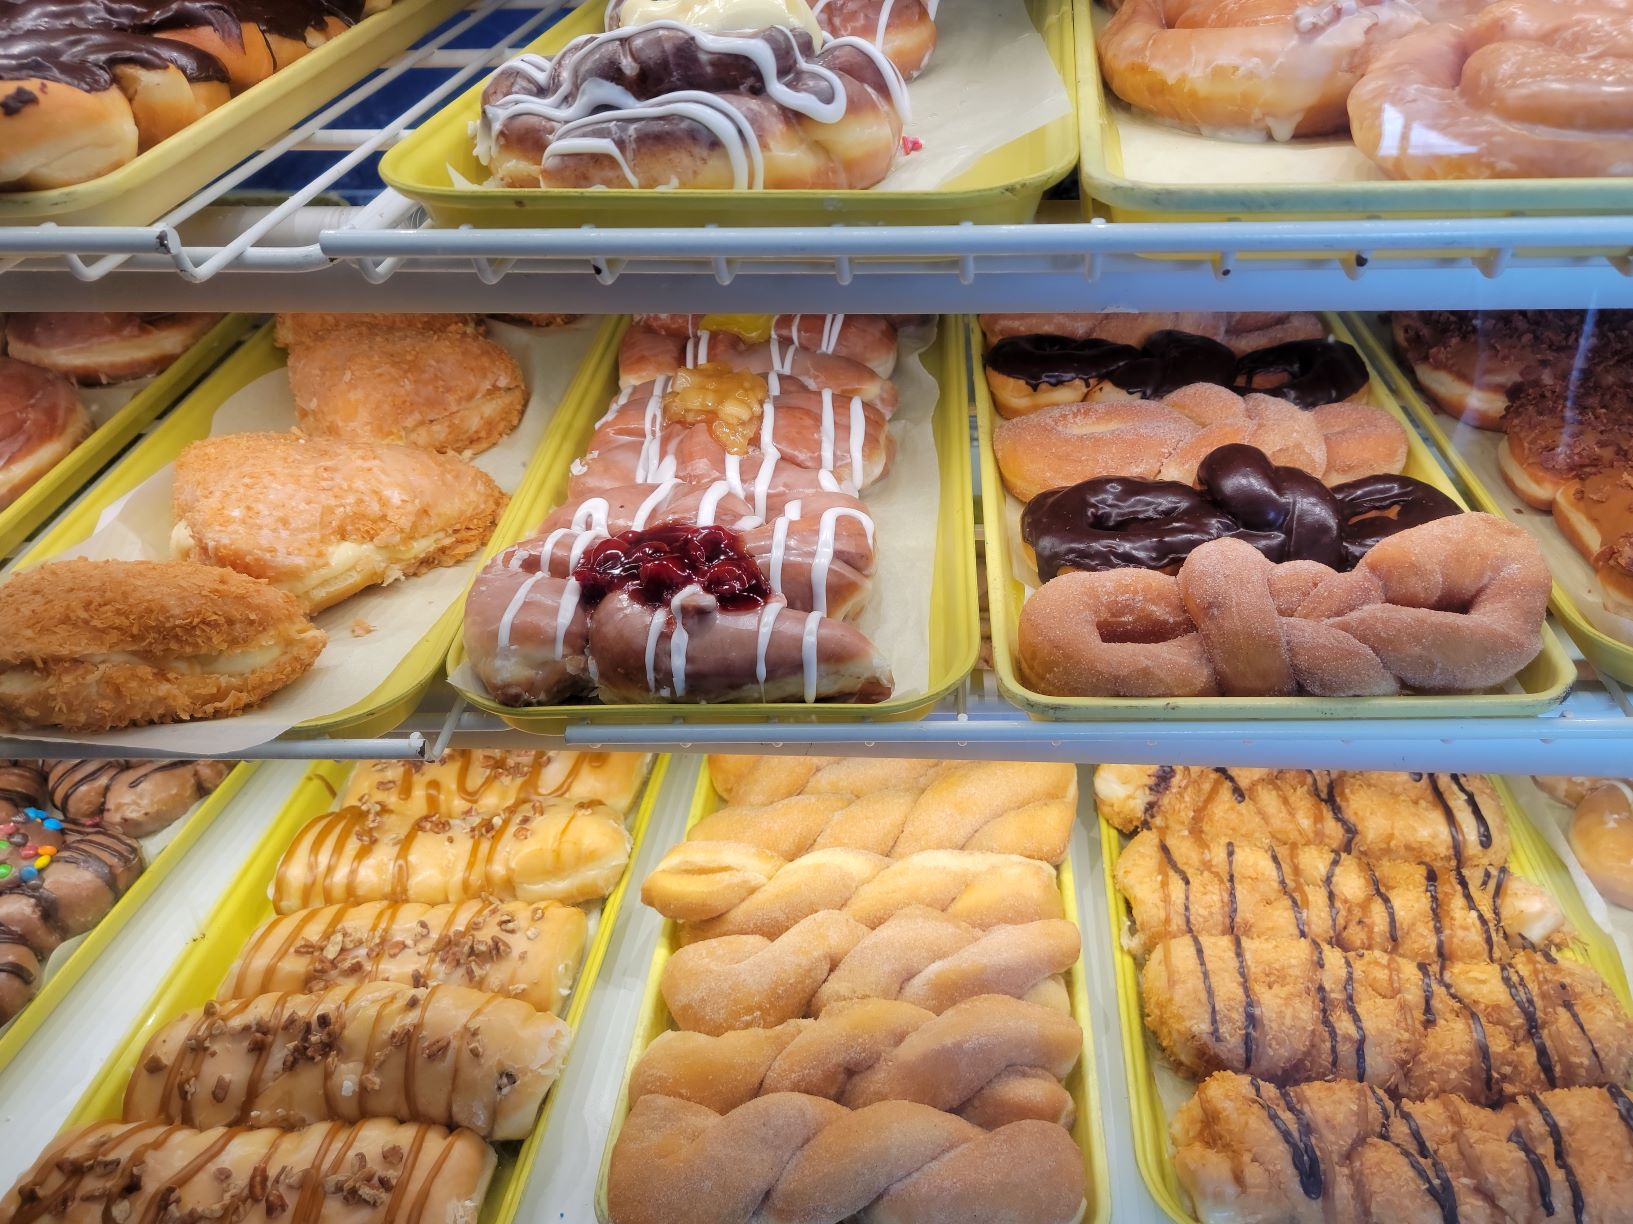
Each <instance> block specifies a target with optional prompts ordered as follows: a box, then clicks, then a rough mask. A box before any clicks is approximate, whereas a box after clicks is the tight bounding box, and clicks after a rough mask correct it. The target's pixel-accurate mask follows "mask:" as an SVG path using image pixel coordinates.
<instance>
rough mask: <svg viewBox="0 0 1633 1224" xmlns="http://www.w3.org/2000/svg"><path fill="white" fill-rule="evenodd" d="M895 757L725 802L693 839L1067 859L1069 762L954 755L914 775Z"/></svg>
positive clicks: (890, 853)
mask: <svg viewBox="0 0 1633 1224" xmlns="http://www.w3.org/2000/svg"><path fill="white" fill-rule="evenodd" d="M889 764H894V765H896V766H898V767H899V768H898V770H892V771H889V772H888V773H887V774H885V775H884V776H881V777H880V778H879V779H878V785H877V786H870V787H868V788H865V789H863V790H861V791H857V792H849V791H846V792H840V791H837V790H830V791H826V792H824V793H804V794H794V795H790V796H789V797H788V798H786V799H779V800H775V801H773V802H770V803H767V804H764V805H761V804H755V803H740V804H733V805H730V806H727V807H723V808H720V809H719V810H718V811H715V812H713V813H711V814H710V815H708V816H705V817H704V818H703V819H702V820H700V821H698V822H697V823H696V824H695V825H693V826H692V828H691V829H690V830H689V831H688V832H687V838H688V839H689V840H691V841H733V842H743V843H746V844H748V845H751V846H758V847H760V848H761V849H765V850H770V851H771V852H772V853H774V854H777V855H780V856H781V857H783V858H785V859H793V858H798V857H799V856H800V855H802V854H806V853H809V852H810V851H812V850H823V849H832V848H834V847H838V846H843V847H846V848H849V849H852V850H871V851H872V852H873V853H875V854H882V855H885V856H886V857H887V858H905V857H906V856H908V855H910V854H917V853H918V852H919V851H921V850H984V851H989V852H991V853H994V854H1019V855H1024V856H1025V857H1027V858H1034V859H1042V860H1044V861H1045V862H1049V863H1058V862H1060V861H1061V860H1062V859H1063V858H1065V857H1066V844H1067V841H1068V839H1069V838H1070V837H1071V833H1072V825H1073V824H1074V823H1075V821H1076V819H1077V786H1076V782H1075V780H1074V779H1073V778H1072V777H1071V774H1070V770H1069V769H1067V768H1063V767H1058V766H1047V765H1036V764H1031V763H1028V762H1023V761H950V762H946V763H945V764H944V765H943V764H939V763H938V764H937V766H936V768H934V769H932V770H927V771H925V776H923V778H922V780H915V779H914V777H913V774H912V773H910V772H908V771H909V770H911V769H912V768H913V767H914V766H915V765H917V764H918V763H917V762H908V761H902V762H889ZM748 797H749V798H751V799H752V798H757V797H758V796H754V795H750V796H748Z"/></svg>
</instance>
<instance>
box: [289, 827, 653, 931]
mask: <svg viewBox="0 0 1633 1224" xmlns="http://www.w3.org/2000/svg"><path fill="white" fill-rule="evenodd" d="M629 850H630V836H629V831H628V830H627V829H626V828H625V827H624V819H623V816H622V815H620V814H619V813H618V812H617V811H616V810H614V809H613V808H610V807H608V806H606V805H605V804H603V803H594V802H575V801H572V800H566V799H549V800H533V801H530V802H523V803H518V804H516V805H514V806H512V807H510V808H508V809H505V810H503V811H499V812H491V811H482V810H479V809H478V810H471V811H467V812H463V813H456V814H453V815H449V816H441V815H436V816H427V815H422V814H419V813H417V812H415V811H413V810H407V811H402V810H397V809H394V808H390V807H381V806H380V805H378V804H365V805H362V806H357V807H348V808H341V809H340V810H338V811H334V812H329V813H328V814H326V815H323V816H319V817H317V818H316V819H315V820H312V821H310V822H309V823H308V824H307V825H306V826H305V827H304V828H302V829H301V831H300V832H299V833H298V834H297V835H296V837H295V840H294V842H293V843H291V844H290V847H289V849H288V850H287V851H285V852H284V856H283V859H282V860H281V861H280V862H279V864H278V874H277V877H276V879H275V880H274V882H273V890H272V903H273V907H274V908H275V909H277V911H278V912H279V913H280V914H287V913H290V912H292V911H294V910H299V909H308V908H311V907H312V906H317V905H330V904H334V903H337V902H355V901H418V902H423V903H425V904H427V905H441V904H444V903H447V902H454V901H470V900H474V899H476V898H479V897H492V898H497V899H499V900H502V901H524V902H537V901H559V902H564V903H568V904H571V903H573V902H580V901H592V900H595V899H596V898H598V897H604V896H606V895H607V894H608V893H610V892H611V891H612V890H613V887H614V886H615V885H616V884H617V883H618V879H619V877H620V876H622V875H623V874H624V867H625V865H626V864H628V862H629Z"/></svg>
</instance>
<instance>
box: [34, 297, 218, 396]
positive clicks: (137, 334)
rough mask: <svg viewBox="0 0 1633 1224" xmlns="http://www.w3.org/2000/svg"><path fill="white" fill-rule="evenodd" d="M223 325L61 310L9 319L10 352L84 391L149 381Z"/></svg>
mask: <svg viewBox="0 0 1633 1224" xmlns="http://www.w3.org/2000/svg"><path fill="white" fill-rule="evenodd" d="M220 321H221V316H220V315H218V314H135V313H129V312H114V313H98V312H94V311H62V312H52V313H45V314H27V313H23V312H21V311H19V312H17V313H14V314H9V315H7V316H6V321H5V322H6V328H5V331H6V351H7V352H8V353H9V354H10V355H11V356H13V357H15V358H17V360H19V361H26V362H28V363H29V364H30V365H36V366H40V367H41V368H42V369H47V370H55V371H56V372H57V373H59V374H66V375H67V376H68V377H69V378H71V379H73V380H74V381H75V382H76V383H79V384H80V385H81V386H99V385H101V384H104V383H117V382H126V381H128V380H130V379H135V378H146V377H147V376H149V375H151V374H157V373H159V371H161V370H163V369H165V368H166V367H167V366H169V365H170V363H171V362H172V361H174V360H175V359H176V358H178V357H180V356H181V355H182V354H183V353H185V352H186V351H187V350H188V349H190V348H192V347H193V345H194V344H196V343H197V342H198V341H199V340H200V339H201V338H203V336H204V334H205V333H206V332H208V331H209V330H210V329H211V328H212V327H214V326H215V325H216V324H217V323H219V322H220Z"/></svg>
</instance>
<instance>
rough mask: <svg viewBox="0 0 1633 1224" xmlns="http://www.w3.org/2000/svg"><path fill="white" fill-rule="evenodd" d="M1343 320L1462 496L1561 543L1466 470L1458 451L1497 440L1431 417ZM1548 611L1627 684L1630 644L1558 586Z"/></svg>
mask: <svg viewBox="0 0 1633 1224" xmlns="http://www.w3.org/2000/svg"><path fill="white" fill-rule="evenodd" d="M1345 318H1346V322H1347V324H1348V326H1349V329H1350V331H1351V332H1352V333H1354V335H1355V336H1356V337H1357V343H1358V344H1359V346H1360V348H1361V351H1362V352H1364V353H1365V354H1366V358H1367V360H1368V361H1369V362H1370V363H1371V364H1372V367H1373V368H1374V369H1376V370H1378V371H1379V372H1381V373H1382V375H1383V377H1384V378H1385V379H1386V380H1387V381H1388V382H1389V385H1390V387H1391V388H1392V389H1393V390H1394V392H1395V395H1396V396H1397V397H1398V398H1399V400H1400V402H1401V404H1402V405H1403V406H1404V407H1405V408H1406V411H1408V412H1409V413H1411V414H1412V419H1413V420H1415V421H1416V422H1417V423H1418V425H1419V426H1420V427H1421V428H1422V429H1423V431H1424V432H1425V433H1427V434H1428V435H1429V437H1430V439H1431V440H1432V441H1433V442H1434V444H1435V446H1437V447H1438V448H1439V449H1440V453H1441V455H1443V456H1444V457H1445V459H1446V462H1447V463H1449V464H1450V465H1451V469H1452V475H1453V476H1455V477H1456V478H1457V482H1458V483H1459V484H1460V485H1461V486H1462V487H1463V489H1464V490H1466V491H1467V493H1468V495H1469V499H1470V500H1471V501H1472V502H1473V503H1474V504H1475V505H1476V506H1477V507H1478V508H1480V509H1481V510H1484V511H1486V512H1487V513H1488V514H1497V515H1501V516H1502V517H1504V518H1506V519H1508V520H1509V521H1510V522H1512V523H1514V524H1516V525H1517V526H1520V527H1524V528H1525V529H1526V530H1527V531H1531V532H1533V534H1537V535H1544V534H1546V535H1550V536H1552V537H1553V538H1554V539H1558V540H1563V538H1564V537H1563V536H1562V535H1561V534H1560V531H1559V528H1558V527H1556V526H1555V525H1554V521H1553V516H1552V515H1549V514H1544V513H1543V512H1542V511H1540V510H1530V509H1529V508H1525V509H1521V508H1519V507H1517V506H1516V505H1515V503H1516V502H1517V501H1518V498H1517V497H1515V496H1514V495H1513V494H1512V493H1510V492H1509V491H1508V490H1507V488H1506V487H1502V488H1501V493H1502V496H1497V495H1495V494H1494V493H1493V491H1492V489H1491V487H1490V486H1488V485H1487V484H1486V483H1485V481H1483V480H1481V479H1480V478H1479V477H1478V476H1477V475H1475V473H1474V469H1473V468H1472V467H1470V466H1469V462H1468V459H1467V458H1466V456H1465V455H1464V453H1463V450H1464V447H1466V446H1468V445H1469V444H1470V443H1471V442H1472V443H1474V444H1475V445H1478V444H1479V441H1480V435H1485V436H1486V437H1489V438H1492V439H1495V438H1496V437H1497V436H1498V435H1496V434H1494V433H1491V432H1490V431H1488V430H1478V429H1475V428H1473V427H1472V426H1468V425H1459V424H1458V422H1457V421H1456V419H1454V418H1452V417H1448V416H1446V415H1445V414H1444V413H1442V412H1439V411H1437V410H1436V408H1435V406H1434V405H1433V404H1431V403H1430V402H1429V401H1428V400H1427V399H1425V398H1424V396H1423V393H1422V392H1421V391H1420V390H1419V389H1418V385H1417V383H1416V381H1415V380H1414V379H1413V378H1412V376H1411V374H1409V373H1408V372H1407V370H1406V369H1405V367H1403V366H1402V365H1401V364H1400V363H1399V362H1397V361H1396V360H1395V355H1394V353H1393V352H1392V351H1391V348H1390V342H1389V338H1388V336H1387V335H1386V334H1385V333H1384V332H1382V331H1380V330H1379V328H1378V327H1376V326H1374V325H1373V324H1372V323H1370V322H1368V321H1367V320H1366V319H1364V318H1361V317H1360V316H1358V315H1348V316H1345ZM1548 606H1549V607H1551V608H1552V609H1553V610H1554V615H1555V616H1557V617H1559V619H1560V621H1561V622H1563V623H1564V625H1565V631H1566V632H1567V633H1569V634H1570V635H1571V637H1572V638H1573V639H1575V641H1576V644H1577V646H1579V647H1580V648H1581V650H1582V653H1583V654H1584V655H1585V656H1586V657H1587V659H1588V661H1589V662H1591V663H1592V664H1593V665H1594V666H1595V667H1597V668H1598V669H1599V670H1600V671H1602V672H1604V673H1605V674H1606V675H1608V676H1614V677H1615V678H1616V679H1618V680H1620V681H1622V682H1623V683H1624V684H1633V643H1628V642H1622V641H1618V640H1617V639H1616V638H1613V637H1611V636H1610V635H1609V634H1608V633H1606V632H1605V631H1604V630H1603V629H1600V628H1598V627H1597V626H1595V625H1594V624H1593V623H1592V622H1590V621H1589V620H1588V618H1587V617H1586V616H1584V615H1583V614H1582V608H1581V606H1580V605H1579V604H1578V603H1577V602H1576V600H1575V599H1573V598H1572V597H1571V595H1570V593H1569V592H1568V591H1566V590H1565V588H1564V587H1562V586H1560V585H1559V583H1558V582H1555V583H1554V594H1553V598H1552V599H1551V600H1550V601H1549V605H1548Z"/></svg>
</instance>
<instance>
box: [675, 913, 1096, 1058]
mask: <svg viewBox="0 0 1633 1224" xmlns="http://www.w3.org/2000/svg"><path fill="white" fill-rule="evenodd" d="M1078 951H1079V942H1078V934H1077V927H1076V926H1074V925H1073V924H1072V923H1070V922H1067V921H1066V920H1065V919H1061V918H1055V919H1044V920H1042V921H1038V922H1027V923H1021V924H1019V925H1016V926H997V927H991V928H989V929H988V930H985V931H983V930H979V929H977V928H976V927H972V926H970V925H969V924H968V923H964V922H959V921H958V920H957V919H955V918H949V917H947V915H945V914H943V913H940V912H938V911H936V910H933V909H928V908H926V907H924V906H914V907H911V908H909V909H905V910H901V911H899V912H898V913H896V914H894V915H892V916H891V917H890V918H889V919H887V920H886V921H885V922H884V923H882V924H881V925H880V926H879V927H878V928H877V929H876V930H872V931H870V930H868V928H867V927H865V926H863V925H862V924H861V923H860V922H858V921H856V919H854V918H852V917H850V916H849V915H847V914H841V913H838V912H836V911H834V910H822V911H820V912H818V913H815V914H812V915H811V916H810V917H809V918H806V919H804V920H802V921H800V922H798V923H796V924H795V925H794V926H793V927H792V928H790V929H789V930H788V931H787V932H786V933H784V934H782V935H780V936H778V937H777V938H776V939H774V940H773V939H766V938H764V937H763V936H760V935H724V936H721V937H720V938H719V939H706V940H704V941H703V942H701V943H694V944H688V945H687V946H686V947H684V948H681V949H679V950H678V951H677V952H675V954H674V955H673V956H671V957H670V958H669V961H668V963H667V964H666V965H664V969H663V976H662V980H661V984H660V987H661V989H662V991H663V998H664V1002H665V1003H666V1004H667V1005H668V1007H669V1014H670V1015H672V1016H673V1017H674V1018H675V1023H676V1024H677V1025H678V1026H679V1027H681V1028H683V1029H688V1030H691V1031H693V1032H698V1033H710V1034H720V1033H726V1032H730V1031H731V1030H733V1029H740V1028H764V1027H767V1026H770V1025H774V1024H781V1023H782V1022H783V1021H785V1020H794V1019H798V1018H799V1017H800V1016H820V1015H822V1013H823V1012H824V1011H826V1010H827V1009H828V1008H829V1007H831V1006H833V1005H834V1004H836V1003H843V1002H848V1001H850V1000H853V999H901V1000H902V1001H903V1002H906V1003H912V1004H914V1005H916V1006H918V1007H923V1008H925V1009H927V1010H929V1011H933V1012H937V1013H939V1012H944V1011H946V1010H947V1009H948V1008H949V1007H951V1006H952V1005H953V1004H955V1003H958V1002H961V1001H962V1000H964V999H968V998H971V997H973V996H975V995H979V994H1006V995H1011V996H1013V997H1015V998H1020V999H1029V1000H1031V1001H1033V1002H1038V1003H1045V1004H1047V1005H1049V1006H1052V1007H1056V1008H1057V1009H1059V1010H1061V1011H1065V1010H1066V1009H1067V1003H1066V991H1065V986H1064V984H1063V983H1062V982H1061V980H1060V976H1059V975H1060V974H1063V973H1065V972H1066V971H1067V970H1068V969H1070V968H1071V967H1072V966H1073V965H1074V964H1076V963H1077V956H1078Z"/></svg>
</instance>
